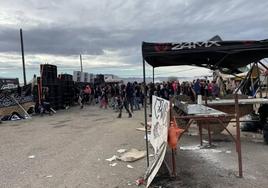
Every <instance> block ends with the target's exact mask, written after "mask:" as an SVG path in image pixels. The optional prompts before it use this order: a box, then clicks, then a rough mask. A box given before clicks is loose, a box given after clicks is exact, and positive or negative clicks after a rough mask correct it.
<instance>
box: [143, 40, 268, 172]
mask: <svg viewBox="0 0 268 188" xmlns="http://www.w3.org/2000/svg"><path fill="white" fill-rule="evenodd" d="M142 56H143V81H144V88H145V99H144V100H145V101H147V89H146V73H145V72H146V71H145V62H147V63H148V64H149V65H151V66H152V67H153V81H154V68H156V67H163V66H178V65H192V66H198V67H206V68H209V69H211V70H216V69H219V70H220V71H222V72H225V73H239V72H240V70H239V68H241V67H245V66H247V65H248V64H250V63H253V62H259V61H260V60H261V59H264V58H267V57H268V39H266V40H260V41H255V40H247V41H206V42H181V43H148V42H143V43H142ZM236 109H237V110H236V114H238V112H239V108H238V98H237V95H236ZM144 114H145V116H144V117H145V118H144V119H145V131H146V133H145V134H146V149H147V165H148V166H149V154H148V130H147V103H146V102H144ZM236 120H237V123H239V117H238V116H237V117H236ZM237 127H238V128H237V129H239V126H237ZM238 132H239V131H237V133H238ZM239 145H240V132H239ZM239 147H241V146H239ZM239 153H240V154H239V158H240V159H239V163H241V164H239V176H240V177H242V162H241V149H240V152H239ZM240 168H241V169H240Z"/></svg>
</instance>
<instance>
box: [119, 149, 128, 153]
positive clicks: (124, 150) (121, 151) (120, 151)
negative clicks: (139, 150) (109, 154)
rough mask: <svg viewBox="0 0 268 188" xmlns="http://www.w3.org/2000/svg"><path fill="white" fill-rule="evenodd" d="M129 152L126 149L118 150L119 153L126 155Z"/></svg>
mask: <svg viewBox="0 0 268 188" xmlns="http://www.w3.org/2000/svg"><path fill="white" fill-rule="evenodd" d="M126 151H127V150H126V149H119V150H117V153H125V152H126Z"/></svg>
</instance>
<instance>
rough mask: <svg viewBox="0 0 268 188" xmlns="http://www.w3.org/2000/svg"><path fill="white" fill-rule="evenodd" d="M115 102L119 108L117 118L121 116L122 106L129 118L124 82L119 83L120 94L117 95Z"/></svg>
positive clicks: (130, 115)
mask: <svg viewBox="0 0 268 188" xmlns="http://www.w3.org/2000/svg"><path fill="white" fill-rule="evenodd" d="M117 103H118V108H119V114H118V116H117V118H121V117H122V110H123V107H124V108H125V109H126V111H127V113H128V117H129V118H131V117H132V114H131V112H130V110H129V101H128V100H127V96H126V86H125V85H124V84H122V85H121V90H120V95H119V96H118V97H117Z"/></svg>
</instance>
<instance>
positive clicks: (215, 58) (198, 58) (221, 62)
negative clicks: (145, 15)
mask: <svg viewBox="0 0 268 188" xmlns="http://www.w3.org/2000/svg"><path fill="white" fill-rule="evenodd" d="M142 55H143V58H144V60H145V61H146V62H147V63H148V64H150V65H151V66H153V67H161V66H176V65H193V66H199V67H207V68H209V69H212V70H215V69H220V70H224V69H228V70H231V71H232V72H236V70H237V69H238V68H240V67H244V66H246V65H248V64H250V63H252V62H258V61H260V60H261V59H264V58H267V57H268V39H267V40H260V41H253V40H250V41H206V42H182V43H148V42H143V43H142Z"/></svg>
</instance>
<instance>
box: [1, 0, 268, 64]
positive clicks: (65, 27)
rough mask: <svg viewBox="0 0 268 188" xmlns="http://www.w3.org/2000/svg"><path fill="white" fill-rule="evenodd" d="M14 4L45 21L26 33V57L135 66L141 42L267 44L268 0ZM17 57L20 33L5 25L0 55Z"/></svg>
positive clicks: (31, 2)
mask: <svg viewBox="0 0 268 188" xmlns="http://www.w3.org/2000/svg"><path fill="white" fill-rule="evenodd" d="M16 2H17V6H18V7H19V8H20V9H22V8H27V9H26V10H25V11H24V13H22V10H19V11H18V10H16V11H17V12H18V13H19V14H20V16H21V15H25V17H26V18H29V17H30V16H32V18H33V19H34V20H39V21H40V20H41V21H40V23H39V24H38V26H32V27H27V28H26V29H24V42H25V52H26V53H30V54H42V53H45V54H54V55H75V54H79V53H84V54H91V55H103V53H104V50H106V49H109V50H112V51H113V50H114V51H120V53H119V54H121V55H122V56H123V57H125V61H127V62H131V63H134V64H135V63H136V62H139V61H140V57H141V55H140V45H141V42H142V41H153V42H173V41H202V40H207V39H209V38H211V37H212V36H214V35H216V34H219V35H220V36H221V37H222V38H223V40H229V39H230V40H234V39H264V38H268V36H267V33H268V25H267V23H268V16H266V15H265V12H264V11H265V10H266V9H267V8H268V2H267V1H266V0H260V1H258V3H257V2H255V1H247V0H230V1H215V0H204V1H200V0H185V1H183V0H181V1H176V2H175V1H173V0H169V1H165V2H163V1H161V0H159V1H155V0H154V1H153V0H152V1H141V0H137V1H114V2H111V1H101V2H97V1H92V2H88V1H84V0H80V1H75V0H70V1H64V2H65V3H62V2H59V1H52V0H48V1H40V2H42V3H37V2H36V1H29V2H28V3H27V7H25V6H23V2H24V1H16ZM0 5H1V3H0ZM5 6H8V5H7V4H5ZM13 6H16V3H14V2H13ZM49 7H53V9H52V8H51V9H49ZM31 8H32V10H31ZM0 10H1V9H0ZM38 10H40V12H39V11H38ZM16 11H15V13H16ZM27 11H28V13H29V14H30V13H31V14H30V15H28V17H27V16H26V14H27ZM41 13H42V15H44V17H42V16H41V15H40V16H39V14H41ZM10 16H11V17H12V16H13V15H10ZM15 16H16V15H14V17H15ZM34 16H36V17H34ZM37 17H38V19H37ZM39 18H40V19H39ZM42 19H47V20H50V21H51V20H52V22H51V23H50V24H47V23H43V22H42ZM19 51H20V44H19V28H14V27H13V28H11V27H9V28H7V27H5V26H4V25H2V26H1V27H0V52H19ZM130 53H133V54H130Z"/></svg>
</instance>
